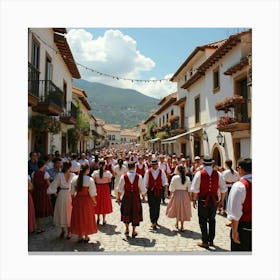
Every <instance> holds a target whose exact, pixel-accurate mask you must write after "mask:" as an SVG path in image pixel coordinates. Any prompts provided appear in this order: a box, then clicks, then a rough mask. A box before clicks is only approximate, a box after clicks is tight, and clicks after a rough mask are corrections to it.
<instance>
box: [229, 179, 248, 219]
mask: <svg viewBox="0 0 280 280" xmlns="http://www.w3.org/2000/svg"><path fill="white" fill-rule="evenodd" d="M243 178H244V179H246V180H248V181H250V182H252V174H248V175H245V176H243V177H241V178H240V179H243ZM245 198H246V187H245V186H244V184H242V183H241V182H240V181H238V182H236V183H234V184H233V185H232V187H231V191H230V193H229V196H228V201H227V212H228V214H227V218H228V219H229V220H236V221H238V220H239V219H240V218H241V216H242V214H243V212H242V208H243V203H244V201H245Z"/></svg>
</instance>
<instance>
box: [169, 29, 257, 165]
mask: <svg viewBox="0 0 280 280" xmlns="http://www.w3.org/2000/svg"><path fill="white" fill-rule="evenodd" d="M251 36H252V34H251V30H248V31H245V32H241V33H237V34H234V35H231V36H230V37H229V38H227V39H225V40H221V41H218V42H214V43H210V44H207V45H204V46H200V47H197V48H196V49H195V50H194V51H193V52H192V53H191V55H190V56H189V57H188V58H187V59H186V60H185V62H184V63H183V64H182V65H181V66H180V68H179V69H178V70H177V72H176V73H175V74H174V76H173V77H172V78H171V81H173V82H177V90H178V103H179V102H180V100H181V104H183V105H181V106H182V107H181V111H184V114H185V128H186V132H185V133H182V134H181V135H178V137H177V139H175V140H176V141H178V142H179V141H184V143H186V146H185V148H186V150H183V149H181V151H180V152H183V153H185V154H187V155H189V156H191V158H194V156H196V155H206V154H209V155H211V156H213V158H214V159H215V161H216V164H217V165H219V166H220V165H224V161H225V160H226V159H232V160H233V162H236V160H237V159H238V158H239V157H241V156H251V132H250V118H251V83H250V82H249V81H248V73H249V72H250V70H249V69H250V65H249V58H250V57H251V53H252V40H251ZM236 96H237V97H236ZM240 96H242V98H243V101H244V104H239V105H238V104H236V103H237V101H238V100H240ZM218 103H220V104H218ZM216 108H217V109H218V110H217V109H216ZM225 114H226V115H225ZM180 117H181V118H182V117H183V116H182V114H181V116H180ZM217 121H218V122H219V123H221V122H223V125H222V126H220V125H218V126H217ZM229 122H230V123H229ZM217 128H218V129H217ZM220 133H221V134H220ZM217 136H221V137H220V138H221V139H220V140H222V141H221V143H218V142H219V141H218V138H217ZM171 141H174V138H173V139H172V138H169V139H167V140H166V143H168V142H171ZM181 148H182V147H181Z"/></svg>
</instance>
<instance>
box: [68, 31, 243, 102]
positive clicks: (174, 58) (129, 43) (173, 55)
mask: <svg viewBox="0 0 280 280" xmlns="http://www.w3.org/2000/svg"><path fill="white" fill-rule="evenodd" d="M245 29H246V27H238V26H237V27H235V28H118V27H112V28H81V27H80V28H74V27H71V28H67V32H68V34H67V35H66V38H67V41H68V43H69V45H70V48H71V51H72V53H73V56H74V58H75V60H76V62H77V63H79V64H82V65H84V66H86V67H88V69H86V68H84V67H83V66H79V65H78V67H79V71H80V74H81V76H82V79H85V80H88V81H91V82H100V83H104V84H107V85H111V86H116V87H123V88H132V89H135V90H138V91H139V92H141V93H143V94H145V95H148V96H151V97H155V98H159V99H160V98H162V97H164V96H166V95H168V94H170V93H172V92H175V91H176V83H172V82H170V81H169V78H170V77H172V75H173V74H174V73H175V72H176V71H177V69H178V68H179V67H180V66H181V65H182V63H183V62H184V61H185V59H186V58H187V57H188V56H189V55H190V54H191V53H192V51H193V50H194V49H195V48H196V47H197V46H200V45H204V44H207V43H210V42H215V41H218V40H222V39H225V38H228V37H229V36H230V35H231V34H234V33H236V32H240V31H242V30H245ZM92 70H95V71H92ZM96 71H98V72H99V73H103V74H108V75H112V76H114V77H118V78H125V79H132V80H134V81H133V82H132V81H131V80H123V79H117V78H111V77H108V76H106V75H100V74H98V73H96ZM143 79H144V80H149V81H150V80H162V81H161V82H137V81H135V80H143ZM166 79H167V81H166Z"/></svg>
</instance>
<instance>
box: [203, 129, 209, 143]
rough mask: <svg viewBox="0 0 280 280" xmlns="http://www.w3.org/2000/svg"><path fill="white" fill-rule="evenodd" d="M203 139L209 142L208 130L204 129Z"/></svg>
mask: <svg viewBox="0 0 280 280" xmlns="http://www.w3.org/2000/svg"><path fill="white" fill-rule="evenodd" d="M202 139H203V140H204V141H207V142H208V136H207V133H206V130H205V129H204V130H203V132H202Z"/></svg>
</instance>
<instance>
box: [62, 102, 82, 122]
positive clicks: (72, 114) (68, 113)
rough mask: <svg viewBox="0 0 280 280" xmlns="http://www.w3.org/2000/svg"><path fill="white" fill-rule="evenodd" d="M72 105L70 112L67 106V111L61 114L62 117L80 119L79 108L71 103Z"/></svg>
mask: <svg viewBox="0 0 280 280" xmlns="http://www.w3.org/2000/svg"><path fill="white" fill-rule="evenodd" d="M69 103H70V106H69V107H70V110H69V109H68V108H69V107H68V106H67V109H66V110H65V111H64V112H63V113H62V114H61V117H72V118H74V119H77V117H78V108H77V107H76V106H75V105H74V104H73V102H71V101H69Z"/></svg>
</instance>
